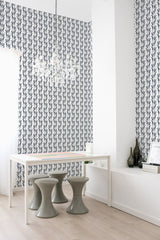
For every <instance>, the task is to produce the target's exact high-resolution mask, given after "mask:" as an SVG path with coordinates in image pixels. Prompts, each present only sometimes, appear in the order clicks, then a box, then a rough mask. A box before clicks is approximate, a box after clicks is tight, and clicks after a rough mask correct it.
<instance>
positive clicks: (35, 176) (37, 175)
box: [28, 174, 48, 180]
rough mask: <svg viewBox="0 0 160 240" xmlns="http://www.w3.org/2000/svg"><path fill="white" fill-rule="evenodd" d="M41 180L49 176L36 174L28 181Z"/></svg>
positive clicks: (30, 176)
mask: <svg viewBox="0 0 160 240" xmlns="http://www.w3.org/2000/svg"><path fill="white" fill-rule="evenodd" d="M39 178H48V176H47V175H45V174H34V175H29V177H28V179H30V180H31V179H39Z"/></svg>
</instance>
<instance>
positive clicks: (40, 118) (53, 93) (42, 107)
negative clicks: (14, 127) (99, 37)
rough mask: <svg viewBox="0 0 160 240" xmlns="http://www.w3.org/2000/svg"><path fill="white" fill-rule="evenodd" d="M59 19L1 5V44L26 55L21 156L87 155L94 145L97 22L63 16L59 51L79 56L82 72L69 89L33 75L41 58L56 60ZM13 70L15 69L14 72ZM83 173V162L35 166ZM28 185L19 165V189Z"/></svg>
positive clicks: (21, 94)
mask: <svg viewBox="0 0 160 240" xmlns="http://www.w3.org/2000/svg"><path fill="white" fill-rule="evenodd" d="M55 33H56V22H55V16H54V15H53V14H50V13H46V12H41V11H37V10H33V9H29V8H26V7H22V6H19V5H15V4H11V3H8V2H4V1H0V45H1V46H3V47H8V48H14V49H18V50H20V51H21V52H22V56H21V59H20V76H19V96H18V103H19V136H18V153H41V152H56V151H59V152H60V151H82V150H85V145H86V142H91V141H92V47H91V23H90V22H89V23H88V22H82V21H79V20H75V19H70V18H67V17H64V16H58V52H59V54H60V55H61V56H63V58H65V57H66V55H67V53H71V54H72V56H73V57H76V59H77V64H79V65H80V74H79V76H77V79H76V80H75V81H68V82H67V83H66V84H65V85H64V86H58V87H56V86H54V84H53V86H50V85H48V83H47V81H42V80H40V79H38V78H37V77H36V76H34V75H33V74H32V70H33V68H32V66H33V61H34V59H35V58H36V56H37V55H42V56H43V57H44V59H45V60H47V58H48V57H51V55H52V51H53V50H54V46H55V42H56V34H55ZM8 69H9V68H8ZM66 168H67V171H68V175H80V174H81V165H80V163H72V164H63V165H61V164H59V165H45V166H44V167H42V166H33V167H30V169H29V172H30V173H31V174H34V173H42V172H43V173H46V172H49V171H52V170H56V169H66ZM23 185H24V171H23V168H22V166H21V165H20V164H18V167H17V180H16V187H21V186H23Z"/></svg>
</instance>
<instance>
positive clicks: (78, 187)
mask: <svg viewBox="0 0 160 240" xmlns="http://www.w3.org/2000/svg"><path fill="white" fill-rule="evenodd" d="M88 180H89V178H88V177H69V178H67V181H68V182H69V183H70V184H71V187H72V190H73V199H72V202H71V204H70V205H69V207H68V208H67V210H66V211H67V212H68V213H71V214H84V213H88V209H87V208H86V206H85V205H84V202H83V199H82V189H83V187H84V184H85V183H86V182H87V181H88Z"/></svg>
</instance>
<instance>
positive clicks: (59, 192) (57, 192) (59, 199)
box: [49, 172, 68, 203]
mask: <svg viewBox="0 0 160 240" xmlns="http://www.w3.org/2000/svg"><path fill="white" fill-rule="evenodd" d="M66 174H67V172H53V173H50V174H49V176H50V177H52V178H56V179H58V183H57V184H56V186H55V187H54V189H53V193H52V202H53V203H65V202H68V199H67V198H66V196H65V195H64V193H63V189H62V182H63V179H64V177H65V176H66Z"/></svg>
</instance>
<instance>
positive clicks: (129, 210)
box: [112, 202, 160, 226]
mask: <svg viewBox="0 0 160 240" xmlns="http://www.w3.org/2000/svg"><path fill="white" fill-rule="evenodd" d="M112 207H114V208H117V209H119V210H122V211H124V212H126V213H129V214H131V215H134V216H136V217H138V218H141V219H143V220H145V221H147V222H150V223H153V224H155V225H158V226H160V218H157V217H153V216H150V215H147V214H146V213H144V212H140V211H138V210H136V209H132V208H130V207H128V206H125V205H123V204H120V203H117V202H112Z"/></svg>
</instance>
